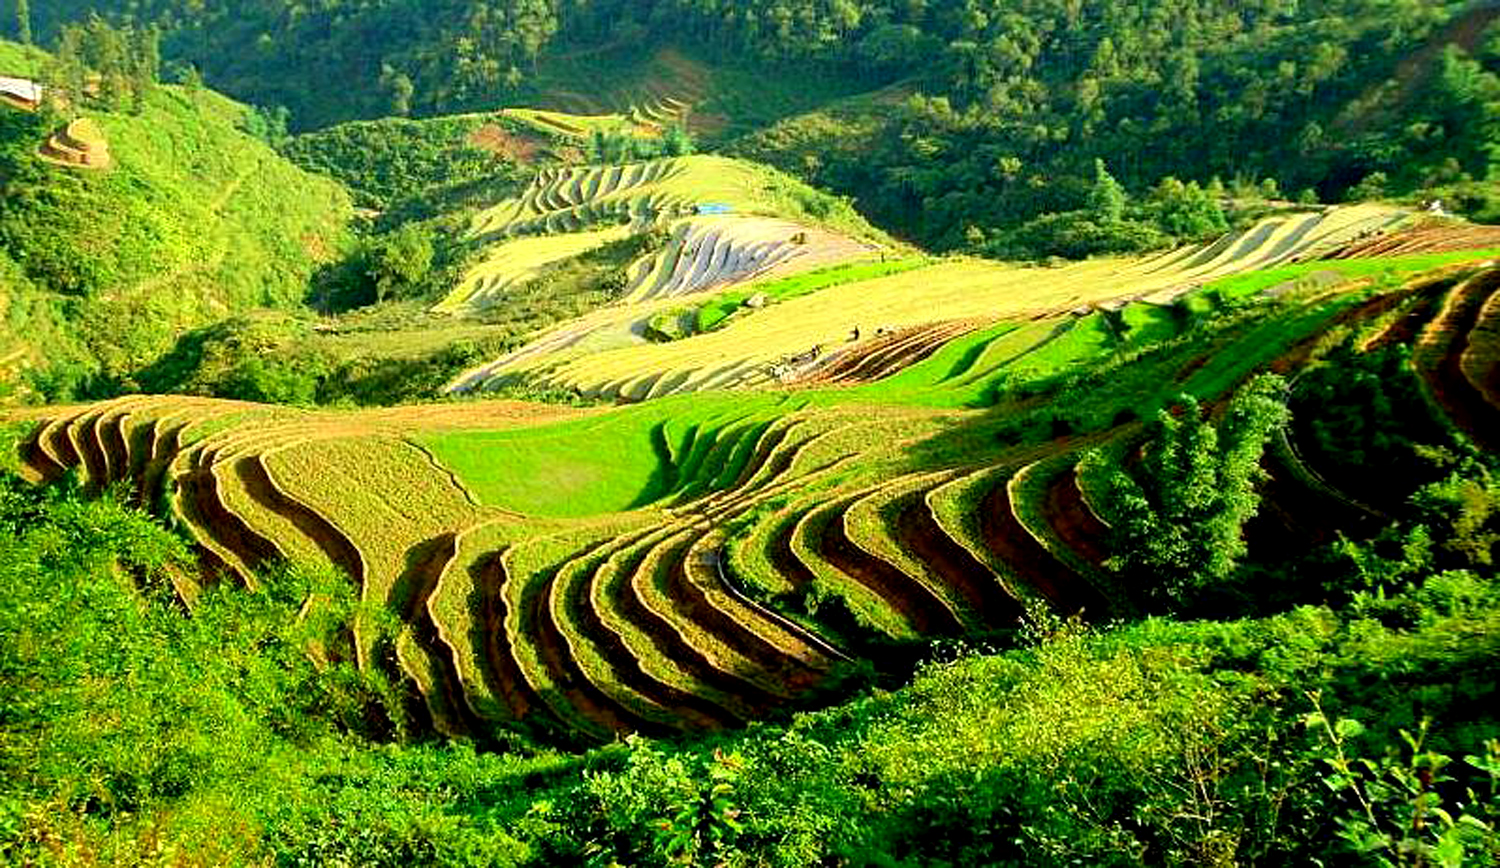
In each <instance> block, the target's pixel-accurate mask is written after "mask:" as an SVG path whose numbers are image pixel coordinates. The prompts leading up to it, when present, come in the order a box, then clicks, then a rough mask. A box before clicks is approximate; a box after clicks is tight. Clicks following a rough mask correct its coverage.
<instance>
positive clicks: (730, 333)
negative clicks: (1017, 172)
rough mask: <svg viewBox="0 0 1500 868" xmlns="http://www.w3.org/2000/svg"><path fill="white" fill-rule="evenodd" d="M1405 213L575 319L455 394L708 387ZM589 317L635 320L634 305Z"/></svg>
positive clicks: (1069, 302) (1119, 295)
mask: <svg viewBox="0 0 1500 868" xmlns="http://www.w3.org/2000/svg"><path fill="white" fill-rule="evenodd" d="M1405 217H1406V215H1405V213H1404V212H1401V211H1397V210H1393V209H1390V208H1385V207H1381V206H1355V207H1348V208H1333V209H1329V210H1327V211H1323V212H1318V213H1314V214H1300V215H1295V216H1291V217H1273V218H1268V219H1266V220H1263V221H1261V222H1260V223H1259V224H1257V225H1255V226H1253V227H1251V228H1249V229H1246V230H1244V231H1242V232H1238V233H1234V234H1231V235H1228V236H1225V237H1224V238H1223V239H1221V240H1219V241H1217V242H1214V243H1212V244H1207V245H1204V246H1202V247H1194V248H1186V249H1183V250H1177V251H1172V252H1170V253H1167V254H1164V255H1161V256H1157V257H1154V258H1150V259H1139V260H1129V259H1099V260H1091V261H1087V262H1081V263H1075V264H1071V265H1066V266H1061V267H1052V268H1048V267H1031V266H1015V265H1004V264H999V263H994V262H990V261H987V260H971V259H954V260H950V261H947V262H943V263H941V264H937V265H934V266H932V267H929V268H925V269H919V270H916V271H910V272H905V273H902V274H897V275H892V276H889V277H886V278H880V279H876V280H871V281H866V282H860V283H852V284H846V285H842V286H835V287H831V288H828V289H825V290H822V291H820V292H818V293H816V294H814V295H809V296H804V297H802V298H797V299H793V300H791V301H788V302H785V303H783V304H777V305H774V306H772V307H770V308H767V309H766V310H763V311H759V312H756V313H754V314H753V315H750V316H747V317H744V318H743V319H742V320H741V321H739V322H738V323H737V324H736V327H735V328H734V329H732V330H726V331H714V332H710V333H707V334H701V335H696V336H693V337H690V338H686V339H683V340H679V341H674V342H671V343H666V344H653V343H646V342H645V341H644V340H638V341H635V342H631V343H628V344H626V345H623V346H622V345H619V344H618V343H616V344H615V345H608V346H606V347H604V348H598V349H595V348H591V347H587V346H580V345H579V344H578V342H577V341H576V340H571V341H570V340H561V341H559V340H558V337H559V336H567V337H569V338H576V336H577V335H578V334H579V332H580V331H581V326H580V324H578V323H570V324H565V325H562V326H559V327H557V328H556V329H554V330H552V331H551V332H549V333H543V334H542V335H539V336H538V338H537V340H536V344H535V345H534V346H533V347H528V348H526V349H523V350H521V351H520V352H518V353H515V354H512V355H511V356H509V357H507V358H504V359H501V360H498V361H497V362H494V363H491V364H490V365H487V366H485V367H483V368H480V369H477V370H475V371H471V372H469V373H467V374H465V375H464V376H462V377H460V378H459V379H458V380H456V381H455V384H454V386H453V388H454V389H455V390H458V391H471V390H474V389H482V388H483V384H484V383H485V382H486V381H487V380H489V379H491V378H494V377H497V376H504V375H511V374H521V375H526V376H530V377H533V378H535V379H538V380H540V381H541V382H545V383H547V384H549V385H552V386H556V387H561V388H569V389H576V390H578V391H579V392H581V393H583V394H585V395H597V396H606V397H608V396H619V397H625V398H630V399H644V398H656V397H661V396H663V395H668V394H674V393H678V392H688V391H695V390H699V389H709V388H735V387H745V386H754V385H761V384H764V383H766V382H769V381H771V380H772V378H773V376H774V375H775V373H776V367H777V363H778V362H780V361H783V360H786V359H787V358H789V357H797V356H799V355H802V354H808V353H813V352H814V351H815V348H816V352H817V353H818V354H819V355H822V354H825V353H829V352H831V351H833V350H835V349H837V348H839V347H841V346H843V345H845V344H847V343H849V342H850V341H851V338H852V337H853V336H854V334H855V330H856V329H857V330H859V333H860V335H861V336H870V335H873V334H875V333H877V332H884V331H898V330H902V329H909V328H913V327H917V326H922V325H926V324H929V323H933V322H937V321H948V320H964V319H972V318H989V319H991V320H992V321H1001V320H1025V319H1061V318H1065V317H1067V316H1068V315H1070V314H1071V313H1072V312H1075V311H1081V312H1087V311H1088V310H1090V309H1093V308H1096V307H1119V306H1121V305H1124V304H1126V303H1128V302H1130V301H1133V300H1142V301H1146V302H1148V303H1152V304H1167V303H1170V302H1171V301H1172V300H1173V299H1174V298H1176V297H1177V296H1179V295H1181V294H1183V293H1185V292H1189V291H1191V290H1193V289H1194V288H1196V287H1198V286H1201V285H1203V284H1204V283H1207V282H1210V281H1213V280H1215V279H1218V278H1222V277H1225V276H1228V275H1233V274H1237V273H1241V272H1246V271H1253V270H1259V269H1266V268H1271V267H1274V266H1277V265H1282V264H1285V263H1288V262H1291V261H1293V260H1296V259H1299V258H1305V257H1308V256H1312V255H1315V254H1316V252H1317V251H1318V250H1331V249H1333V248H1334V247H1336V246H1338V245H1340V244H1343V243H1346V242H1348V241H1349V240H1351V239H1353V238H1357V237H1359V236H1361V235H1362V234H1366V233H1373V232H1378V231H1384V230H1385V229H1388V228H1390V227H1393V226H1395V225H1397V224H1399V223H1400V222H1401V221H1402V220H1404V219H1405ZM615 310H617V311H618V313H617V315H614V316H611V315H610V314H608V313H601V314H600V315H599V316H598V317H593V318H590V320H589V322H588V324H587V325H588V326H589V328H590V330H594V329H597V328H598V325H597V324H598V323H599V322H601V321H603V320H608V319H611V318H612V319H614V320H616V321H619V322H635V321H638V320H640V319H641V317H642V315H643V313H644V311H642V310H640V309H632V308H631V307H630V306H629V305H625V306H621V307H619V308H616V309H615Z"/></svg>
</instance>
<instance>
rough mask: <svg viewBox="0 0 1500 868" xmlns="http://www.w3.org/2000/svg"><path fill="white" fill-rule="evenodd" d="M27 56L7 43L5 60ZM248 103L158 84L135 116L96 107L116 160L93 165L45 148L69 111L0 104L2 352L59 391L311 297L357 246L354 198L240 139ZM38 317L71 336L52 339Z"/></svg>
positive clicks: (95, 117) (92, 114)
mask: <svg viewBox="0 0 1500 868" xmlns="http://www.w3.org/2000/svg"><path fill="white" fill-rule="evenodd" d="M19 57H21V52H20V49H19V47H18V46H14V45H10V44H5V43H0V64H3V62H4V61H5V60H6V59H7V58H19ZM249 111H250V110H249V109H247V108H246V107H245V106H243V105H240V104H239V103H236V102H233V101H231V100H229V99H226V98H224V97H222V96H220V95H218V94H216V93H213V92H212V91H209V90H206V89H202V88H195V89H189V88H183V87H161V88H159V89H157V90H156V91H154V92H153V93H152V94H151V95H150V97H149V98H148V99H147V100H146V102H145V105H144V106H143V108H142V110H141V111H140V113H139V114H133V113H127V112H123V111H122V112H115V113H112V112H99V111H89V112H87V116H88V119H89V121H90V122H91V124H92V126H93V127H94V128H95V129H97V131H98V133H99V134H100V135H101V136H102V142H101V143H97V144H102V145H103V146H105V147H107V149H108V153H109V155H110V160H111V161H112V166H111V167H110V168H109V169H108V170H107V171H98V170H90V169H82V168H73V167H66V166H64V165H62V164H61V163H62V161H60V160H56V159H55V158H54V159H52V160H48V159H43V158H41V157H40V156H39V152H40V151H42V150H44V149H47V147H48V142H49V140H52V141H53V142H54V143H55V142H56V141H62V139H61V138H55V137H56V136H57V134H58V133H59V131H60V130H61V127H62V126H63V124H62V122H61V121H60V120H58V119H56V118H48V117H45V116H43V115H38V114H32V113H27V112H22V111H19V110H16V109H13V108H11V107H8V106H5V107H0V292H3V293H4V295H5V297H6V298H7V299H8V300H9V305H10V307H9V316H10V321H9V323H8V328H7V329H6V332H5V333H4V335H3V338H0V342H3V346H0V355H6V354H11V355H15V354H19V355H18V356H17V357H18V358H25V359H27V360H28V363H29V365H28V366H29V367H31V368H34V369H37V370H39V371H40V370H44V369H52V371H53V373H52V374H49V375H45V376H41V375H39V379H37V383H38V384H39V385H40V386H41V388H43V390H44V391H47V392H51V393H54V395H55V396H63V395H66V394H68V393H69V392H70V391H73V390H76V389H77V388H79V387H81V386H82V384H84V383H85V382H86V381H88V380H90V379H96V378H104V379H106V380H107V379H111V378H118V377H119V376H122V375H123V374H124V373H125V372H128V371H130V370H132V369H134V368H136V367H138V366H140V365H142V364H144V363H145V362H147V361H149V360H150V359H152V358H154V357H156V356H157V355H159V354H160V353H162V352H164V351H165V350H166V349H167V348H169V347H170V346H171V345H172V342H173V341H174V340H175V339H176V337H177V336H178V334H179V333H181V332H182V331H184V330H186V329H189V328H193V327H196V326H200V325H204V324H206V323H208V322H212V321H216V320H219V319H222V318H224V317H225V316H227V315H230V314H233V313H235V312H239V311H244V310H248V309H251V308H256V307H263V306H285V305H295V304H298V303H300V302H301V301H302V300H303V298H304V296H305V294H306V292H307V285H308V281H309V278H310V276H311V275H312V274H313V273H314V272H315V271H317V270H318V269H319V268H321V267H323V266H325V265H327V264H328V263H330V262H332V261H334V260H335V259H336V258H338V257H339V256H340V254H341V250H342V249H343V248H345V247H346V246H347V244H348V243H349V235H348V224H349V220H350V218H351V216H352V205H351V202H350V200H349V196H348V194H347V193H345V192H344V190H343V189H341V187H340V186H339V185H338V184H337V183H335V182H333V181H331V180H328V179H325V178H321V177H317V176H314V175H310V174H308V173H307V172H304V171H302V170H300V169H298V168H297V167H295V166H294V165H292V164H291V163H289V162H288V161H287V160H285V159H284V158H282V157H281V156H279V155H278V154H277V153H276V152H275V151H274V150H273V149H272V148H271V147H270V146H269V145H267V144H265V143H263V142H261V141H259V140H257V139H256V138H254V137H252V136H251V135H249V134H248V133H247V132H245V131H244V128H245V127H246V125H247V118H248V116H249ZM40 321H48V322H54V323H59V324H62V323H65V324H66V325H67V328H66V331H68V332H70V333H72V335H73V339H71V340H67V341H62V342H61V343H59V342H57V341H53V340H51V339H49V338H47V337H46V330H45V329H42V330H38V328H37V327H36V323H37V322H40ZM64 345H66V346H64ZM12 379H14V377H12ZM34 379H36V378H34ZM15 385H16V384H14V383H12V387H13V388H14V387H15Z"/></svg>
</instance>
